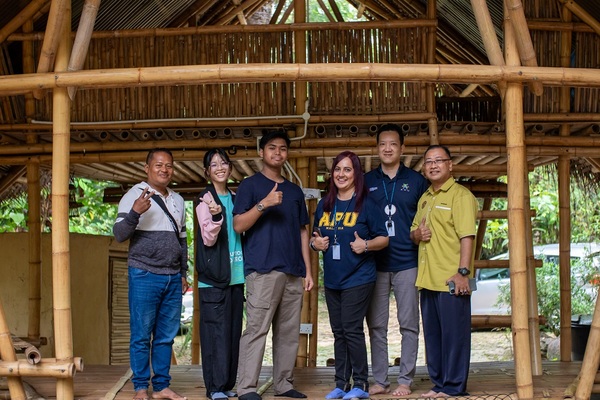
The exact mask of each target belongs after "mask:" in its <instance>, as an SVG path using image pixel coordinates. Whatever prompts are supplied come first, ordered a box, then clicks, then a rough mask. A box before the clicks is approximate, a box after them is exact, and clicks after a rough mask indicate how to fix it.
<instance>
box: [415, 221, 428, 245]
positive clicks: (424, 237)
mask: <svg viewBox="0 0 600 400" xmlns="http://www.w3.org/2000/svg"><path fill="white" fill-rule="evenodd" d="M416 235H417V237H419V235H420V240H421V241H423V242H429V241H430V240H431V229H429V227H428V226H427V225H426V224H425V218H423V219H422V220H421V223H420V224H419V227H418V228H417V232H416Z"/></svg>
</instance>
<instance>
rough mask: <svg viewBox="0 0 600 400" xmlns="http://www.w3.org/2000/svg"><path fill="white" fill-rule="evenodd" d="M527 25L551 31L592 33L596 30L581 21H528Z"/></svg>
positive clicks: (531, 27) (531, 28)
mask: <svg viewBox="0 0 600 400" xmlns="http://www.w3.org/2000/svg"><path fill="white" fill-rule="evenodd" d="M527 26H528V27H529V30H530V31H551V32H564V31H571V32H581V33H592V32H594V30H593V29H592V28H591V27H590V26H589V25H588V24H584V23H581V22H564V21H527Z"/></svg>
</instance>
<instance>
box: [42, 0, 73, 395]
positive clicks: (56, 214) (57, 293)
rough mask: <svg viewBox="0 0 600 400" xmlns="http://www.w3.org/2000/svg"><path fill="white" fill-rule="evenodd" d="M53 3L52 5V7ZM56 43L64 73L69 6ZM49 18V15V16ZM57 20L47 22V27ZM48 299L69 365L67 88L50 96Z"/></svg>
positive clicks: (60, 387)
mask: <svg viewBox="0 0 600 400" xmlns="http://www.w3.org/2000/svg"><path fill="white" fill-rule="evenodd" d="M55 3H58V2H57V1H56V0H55V1H53V2H52V6H53V7H54V5H55ZM61 4H62V5H63V6H64V8H63V9H61V10H60V13H59V14H62V17H61V18H60V19H59V21H60V26H58V27H57V31H59V32H60V35H58V36H60V40H59V44H58V49H57V54H56V65H55V70H56V71H65V70H66V69H67V66H68V63H69V54H70V47H71V44H70V40H71V39H70V28H71V23H70V22H71V3H70V1H65V2H62V3H61ZM50 16H52V14H51V15H50ZM53 23H57V21H50V20H49V21H48V24H49V25H50V24H53ZM52 101H53V107H52V108H53V110H52V120H53V121H54V124H53V126H52V298H53V308H54V337H55V354H56V360H57V362H61V363H64V362H68V363H72V362H73V329H72V317H71V272H70V270H71V265H70V260H69V258H70V250H69V139H70V128H69V127H70V122H71V121H70V119H71V118H70V117H71V115H70V109H71V107H70V106H71V102H70V100H69V94H68V90H67V88H57V89H54V91H53V93H52ZM56 398H58V399H64V400H73V378H72V377H67V378H61V379H57V382H56Z"/></svg>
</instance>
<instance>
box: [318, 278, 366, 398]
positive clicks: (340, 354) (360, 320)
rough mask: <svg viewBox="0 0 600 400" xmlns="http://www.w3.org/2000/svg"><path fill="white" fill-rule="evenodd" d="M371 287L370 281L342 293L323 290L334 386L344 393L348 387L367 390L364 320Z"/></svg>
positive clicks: (333, 290) (340, 291)
mask: <svg viewBox="0 0 600 400" xmlns="http://www.w3.org/2000/svg"><path fill="white" fill-rule="evenodd" d="M374 287H375V283H374V282H373V283H369V284H366V285H361V286H356V287H353V288H350V289H343V290H335V289H328V288H325V300H326V301H327V310H328V312H329V323H330V324H331V330H332V332H333V338H334V344H333V349H334V355H335V385H336V387H338V388H340V389H342V390H344V391H347V390H349V388H350V387H358V388H360V389H362V390H364V391H368V390H369V381H368V378H369V363H368V361H367V344H366V342H365V330H364V321H365V316H366V315H367V309H368V308H369V304H370V302H371V294H372V293H373V288H374ZM350 376H352V381H353V382H352V384H351V383H350Z"/></svg>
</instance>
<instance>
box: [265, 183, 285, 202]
mask: <svg viewBox="0 0 600 400" xmlns="http://www.w3.org/2000/svg"><path fill="white" fill-rule="evenodd" d="M278 185H279V184H278V183H277V182H275V186H273V189H271V191H270V192H269V194H268V195H267V197H265V198H264V199H263V200H262V201H261V203H262V204H263V205H264V207H265V208H268V207H272V206H277V205H279V204H281V203H282V202H283V192H279V191H277V186H278Z"/></svg>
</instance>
